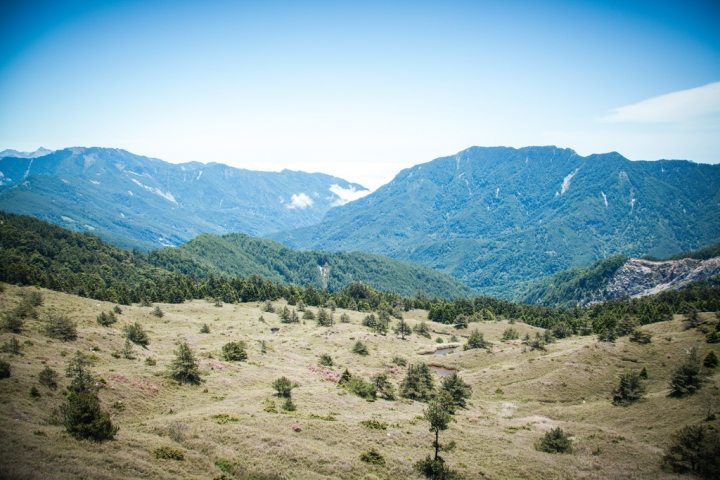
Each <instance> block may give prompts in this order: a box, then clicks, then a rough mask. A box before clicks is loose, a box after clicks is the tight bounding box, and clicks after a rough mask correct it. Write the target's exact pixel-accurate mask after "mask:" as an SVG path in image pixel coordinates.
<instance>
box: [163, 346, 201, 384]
mask: <svg viewBox="0 0 720 480" xmlns="http://www.w3.org/2000/svg"><path fill="white" fill-rule="evenodd" d="M174 353H175V359H174V360H173V362H172V365H171V366H170V376H171V377H172V378H173V379H175V380H176V381H178V382H179V383H190V384H198V383H200V381H201V379H200V371H199V369H198V362H197V361H196V360H195V355H194V354H193V351H192V350H191V349H190V345H188V344H187V342H183V343H181V344H180V346H179V347H178V349H177V350H175V352H174Z"/></svg>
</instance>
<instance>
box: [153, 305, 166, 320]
mask: <svg viewBox="0 0 720 480" xmlns="http://www.w3.org/2000/svg"><path fill="white" fill-rule="evenodd" d="M150 315H154V316H156V317H158V318H162V317H164V316H165V312H163V311H162V310H160V307H159V306H157V305H155V309H154V310H153V311H152V312H150Z"/></svg>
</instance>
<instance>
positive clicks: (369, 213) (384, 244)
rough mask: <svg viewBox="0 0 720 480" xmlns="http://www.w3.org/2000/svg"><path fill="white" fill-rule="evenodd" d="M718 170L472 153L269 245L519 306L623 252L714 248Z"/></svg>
mask: <svg viewBox="0 0 720 480" xmlns="http://www.w3.org/2000/svg"><path fill="white" fill-rule="evenodd" d="M719 205H720V165H708V164H698V163H694V162H690V161H683V160H660V161H630V160H628V159H626V158H624V157H623V156H622V155H620V154H618V153H614V152H613V153H607V154H597V155H589V156H587V157H584V156H581V155H578V154H577V153H576V152H575V151H573V150H570V149H561V148H557V147H553V146H548V147H526V148H520V149H515V148H506V147H487V148H485V147H472V148H469V149H467V150H463V151H462V152H459V153H458V154H456V155H452V156H448V157H442V158H438V159H435V160H433V161H431V162H428V163H424V164H421V165H416V166H414V167H412V168H408V169H405V170H403V171H401V172H400V173H399V174H398V175H397V176H396V177H395V178H394V179H393V180H392V181H391V182H390V183H388V184H386V185H384V186H382V187H381V188H379V189H378V190H377V191H375V192H373V193H372V194H370V195H368V196H366V197H364V198H362V199H359V200H357V201H355V202H352V203H349V204H347V205H344V206H339V207H337V208H334V209H332V210H329V211H328V213H327V215H326V216H325V218H324V219H323V221H322V222H320V223H319V224H317V225H313V226H309V227H304V228H300V229H295V230H292V231H286V232H280V233H275V234H271V235H269V238H271V239H274V240H277V241H280V242H281V243H284V244H285V245H287V246H290V247H293V248H300V249H309V248H315V249H322V250H328V251H353V250H361V251H366V252H373V253H378V254H382V255H388V256H390V257H393V258H398V259H403V260H409V261H412V262H416V263H419V264H421V265H425V266H428V267H431V268H433V269H436V270H439V271H442V272H446V273H449V274H451V275H453V276H454V277H456V278H458V279H460V280H462V281H463V282H465V283H466V284H467V285H469V286H470V287H473V288H474V289H476V290H477V291H479V292H480V293H481V294H484V295H491V296H496V297H499V298H516V297H518V296H519V295H521V294H522V293H523V291H524V289H525V288H526V287H527V286H528V281H531V280H533V279H537V278H540V277H543V276H547V275H551V274H554V273H556V272H559V271H562V270H565V269H567V268H570V267H573V266H586V265H590V264H591V263H593V262H595V261H597V260H600V259H603V258H607V257H610V256H612V255H617V254H622V255H626V256H629V257H630V256H633V257H639V256H643V255H654V256H658V257H663V256H668V255H672V254H676V253H679V252H682V251H688V250H695V249H698V248H702V247H705V246H707V245H710V244H714V243H717V242H718V241H720V215H718V206H719Z"/></svg>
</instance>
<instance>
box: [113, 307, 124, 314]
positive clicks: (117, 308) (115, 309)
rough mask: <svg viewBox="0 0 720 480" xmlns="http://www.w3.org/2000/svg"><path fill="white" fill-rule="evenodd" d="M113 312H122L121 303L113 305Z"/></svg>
mask: <svg viewBox="0 0 720 480" xmlns="http://www.w3.org/2000/svg"><path fill="white" fill-rule="evenodd" d="M113 313H117V314H118V315H120V314H122V308H120V306H119V305H115V306H114V307H113Z"/></svg>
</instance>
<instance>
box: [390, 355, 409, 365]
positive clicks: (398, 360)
mask: <svg viewBox="0 0 720 480" xmlns="http://www.w3.org/2000/svg"><path fill="white" fill-rule="evenodd" d="M392 363H394V364H395V365H397V366H398V367H404V366H405V365H407V360H405V359H404V358H403V357H401V356H399V355H395V356H394V357H393V359H392Z"/></svg>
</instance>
